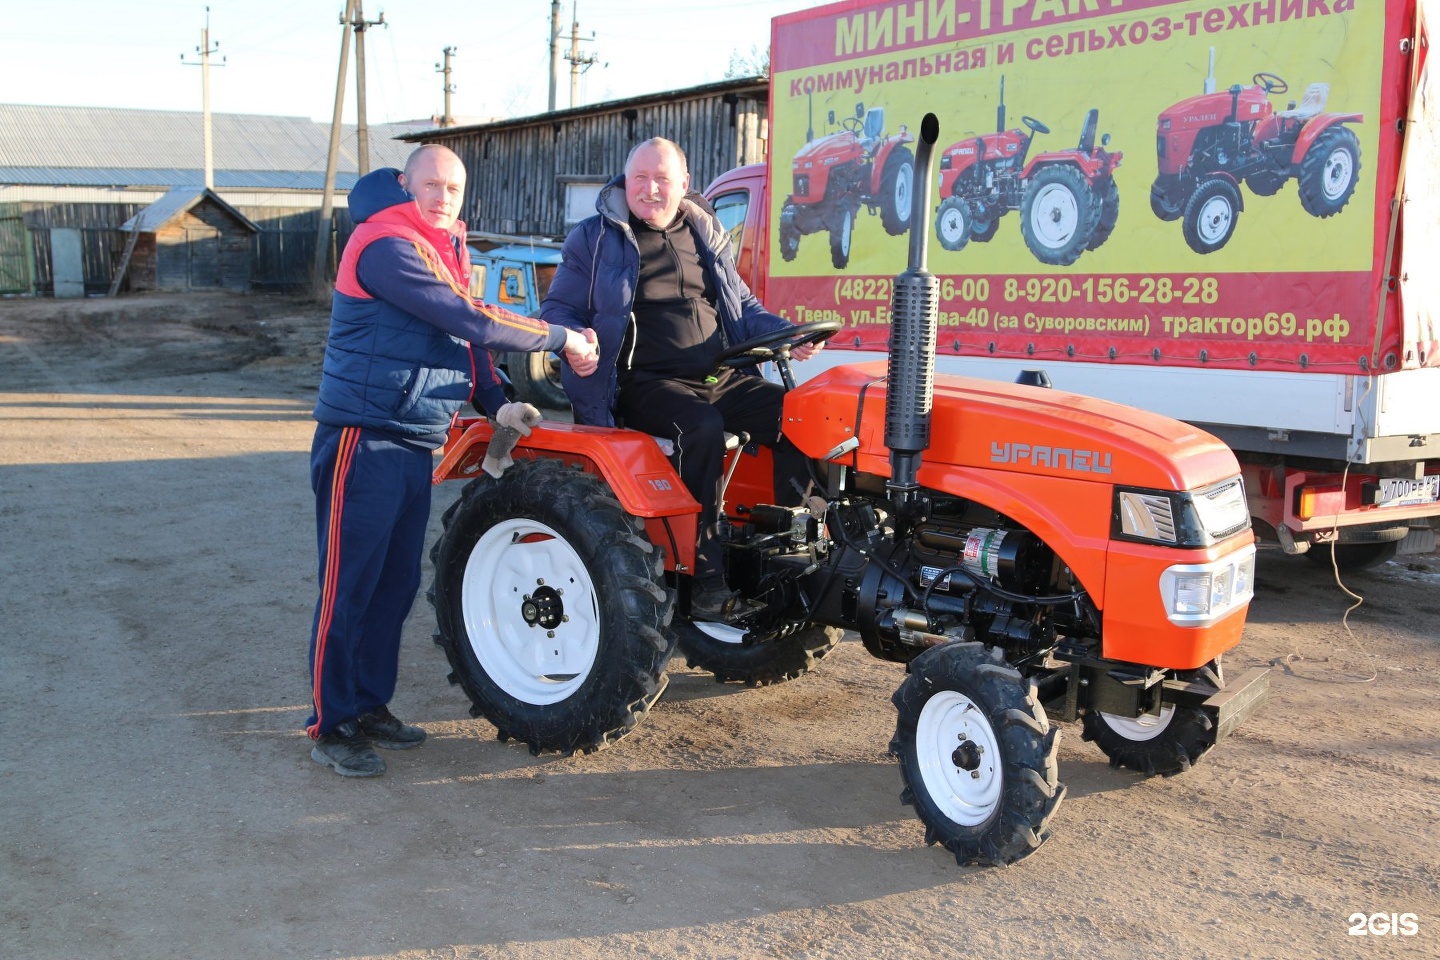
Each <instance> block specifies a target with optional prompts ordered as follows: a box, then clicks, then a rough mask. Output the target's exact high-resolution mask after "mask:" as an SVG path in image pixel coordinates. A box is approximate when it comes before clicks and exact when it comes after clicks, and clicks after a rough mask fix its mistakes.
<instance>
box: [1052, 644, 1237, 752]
mask: <svg viewBox="0 0 1440 960" xmlns="http://www.w3.org/2000/svg"><path fill="white" fill-rule="evenodd" d="M1177 676H1178V677H1179V678H1180V679H1182V680H1192V681H1195V682H1197V683H1204V684H1208V685H1210V686H1212V687H1214V688H1215V689H1217V690H1219V689H1220V688H1222V687H1224V686H1225V684H1224V681H1223V673H1222V672H1221V669H1220V662H1219V661H1218V660H1214V661H1211V662H1210V663H1209V664H1208V665H1207V666H1204V667H1201V668H1200V669H1199V670H1189V671H1184V672H1180V673H1178V674H1177ZM1213 727H1214V724H1213V723H1212V722H1211V720H1210V717H1209V715H1208V714H1206V713H1205V711H1203V710H1201V709H1200V708H1199V707H1181V706H1176V705H1174V704H1168V703H1167V704H1165V705H1164V706H1162V707H1161V708H1160V713H1159V715H1158V716H1157V715H1154V714H1148V713H1147V714H1142V715H1140V716H1139V717H1121V716H1117V715H1115V714H1111V713H1101V712H1100V711H1098V710H1092V711H1090V712H1089V713H1087V714H1085V717H1084V719H1083V721H1082V726H1081V734H1080V735H1081V738H1082V739H1084V740H1092V741H1094V743H1095V745H1096V746H1097V747H1099V748H1100V750H1101V752H1102V753H1104V754H1105V756H1106V757H1108V758H1109V759H1110V766H1112V767H1126V768H1127V769H1130V770H1135V771H1137V772H1139V773H1143V774H1144V775H1145V776H1147V777H1153V776H1155V775H1156V774H1159V775H1160V776H1162V777H1172V776H1174V775H1175V774H1177V773H1184V772H1185V771H1186V770H1189V769H1190V767H1191V766H1192V765H1193V764H1194V763H1195V762H1196V761H1197V760H1199V759H1200V757H1201V756H1202V755H1204V753H1205V752H1206V751H1208V750H1209V749H1210V748H1211V747H1213V746H1214V745H1215V736H1214V733H1213Z"/></svg>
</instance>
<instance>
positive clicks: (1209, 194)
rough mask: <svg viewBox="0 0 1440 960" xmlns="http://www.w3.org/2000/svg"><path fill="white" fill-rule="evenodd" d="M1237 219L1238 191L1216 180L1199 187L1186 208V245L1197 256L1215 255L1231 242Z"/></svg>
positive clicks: (1232, 185)
mask: <svg viewBox="0 0 1440 960" xmlns="http://www.w3.org/2000/svg"><path fill="white" fill-rule="evenodd" d="M1239 219H1240V191H1239V190H1237V189H1235V184H1233V183H1231V182H1230V181H1229V180H1223V179H1221V178H1219V177H1216V178H1214V179H1211V180H1206V181H1205V182H1204V183H1202V184H1200V187H1199V189H1197V190H1196V191H1195V192H1194V193H1193V194H1191V195H1190V200H1189V202H1188V203H1186V204H1185V220H1184V223H1182V224H1181V227H1182V229H1183V232H1184V234H1185V242H1186V243H1187V244H1189V245H1190V249H1191V250H1194V251H1195V252H1196V253H1214V252H1215V251H1216V250H1219V249H1220V248H1221V247H1223V246H1225V244H1227V243H1229V242H1230V237H1231V235H1232V234H1234V232H1235V224H1236V222H1237V221H1239Z"/></svg>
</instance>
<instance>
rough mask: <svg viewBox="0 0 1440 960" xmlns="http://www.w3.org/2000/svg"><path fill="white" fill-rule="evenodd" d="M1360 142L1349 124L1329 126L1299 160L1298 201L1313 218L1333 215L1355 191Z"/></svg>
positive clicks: (1347, 201) (1341, 208)
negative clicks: (1345, 125)
mask: <svg viewBox="0 0 1440 960" xmlns="http://www.w3.org/2000/svg"><path fill="white" fill-rule="evenodd" d="M1359 173H1360V142H1359V141H1358V140H1356V139H1355V134H1353V133H1351V132H1350V129H1349V128H1348V127H1331V128H1330V129H1329V130H1326V131H1325V132H1324V133H1322V134H1320V136H1319V137H1317V138H1316V139H1315V142H1314V143H1312V144H1310V149H1309V150H1306V151H1305V158H1304V159H1303V160H1301V161H1300V204H1301V206H1303V207H1304V208H1305V212H1306V213H1309V214H1310V215H1311V216H1314V217H1333V216H1335V214H1337V213H1339V212H1340V211H1341V210H1343V209H1344V208H1345V204H1347V203H1349V202H1350V197H1351V195H1352V194H1354V193H1355V184H1356V182H1357V181H1358V180H1359Z"/></svg>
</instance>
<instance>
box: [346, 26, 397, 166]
mask: <svg viewBox="0 0 1440 960" xmlns="http://www.w3.org/2000/svg"><path fill="white" fill-rule="evenodd" d="M363 5H364V4H363V2H362V0H355V19H354V20H352V21H351V23H350V26H351V28H352V29H354V31H355V156H356V163H357V170H356V173H358V174H359V175H360V176H362V177H363V176H365V174H367V173H369V172H370V125H369V124H368V123H367V122H366V120H365V29H366V28H367V27H384V26H388V24H386V23H385V11H384V10H381V11H380V19H379V20H366V19H365V12H364V11H363V10H362V9H361V7H362V6H363Z"/></svg>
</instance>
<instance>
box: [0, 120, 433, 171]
mask: <svg viewBox="0 0 1440 960" xmlns="http://www.w3.org/2000/svg"><path fill="white" fill-rule="evenodd" d="M429 128H430V122H429V121H428V120H426V121H417V122H414V123H403V124H372V125H371V126H370V165H371V167H398V166H403V165H404V162H405V157H406V156H408V155H409V153H410V151H411V150H412V149H414V147H413V146H412V145H411V144H409V143H405V142H402V141H399V140H395V139H393V138H394V137H396V136H398V135H401V134H404V133H411V132H414V131H417V130H425V129H429ZM211 140H212V150H213V163H214V168H215V185H216V187H228V188H245V187H255V188H268V189H302V190H319V189H321V188H322V187H323V186H324V181H325V162H326V157H327V155H328V153H329V148H330V125H329V124H327V123H316V122H315V121H313V120H309V119H306V118H305V117H271V116H259V115H251V114H241V113H216V114H212V115H211ZM204 165H205V143H204V117H203V115H202V114H201V113H199V112H193V113H192V112H186V111H176V110H128V109H113V108H108V107H44V106H30V105H26V104H0V182H3V183H42V184H60V183H66V184H76V185H92V186H93V185H107V186H108V185H121V184H124V185H129V184H137V185H155V186H179V185H198V184H202V183H203V182H204V175H203V172H202V171H203V169H204ZM357 166H358V164H357V161H356V157H355V126H354V125H353V124H349V125H346V126H345V127H344V136H343V139H342V142H341V147H340V156H339V161H338V172H337V176H336V184H337V186H338V187H340V188H341V189H348V187H349V186H350V185H352V184H353V183H354V182H355V173H356V169H357Z"/></svg>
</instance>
